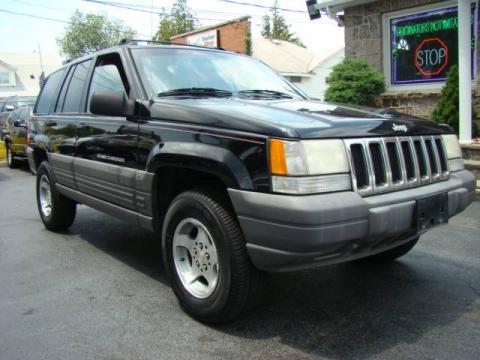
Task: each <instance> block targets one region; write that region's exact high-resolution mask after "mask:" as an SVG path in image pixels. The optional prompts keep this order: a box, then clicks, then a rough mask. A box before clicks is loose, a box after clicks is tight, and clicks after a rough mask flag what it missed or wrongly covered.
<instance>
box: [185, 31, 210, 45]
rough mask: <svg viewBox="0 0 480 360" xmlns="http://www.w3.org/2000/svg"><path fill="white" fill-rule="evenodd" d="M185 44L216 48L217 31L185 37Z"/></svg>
mask: <svg viewBox="0 0 480 360" xmlns="http://www.w3.org/2000/svg"><path fill="white" fill-rule="evenodd" d="M187 44H189V45H201V46H209V47H214V48H216V47H218V30H216V29H215V30H209V31H204V32H201V33H198V34H193V35H189V36H187Z"/></svg>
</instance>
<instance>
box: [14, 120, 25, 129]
mask: <svg viewBox="0 0 480 360" xmlns="http://www.w3.org/2000/svg"><path fill="white" fill-rule="evenodd" d="M13 126H15V127H17V128H18V127H23V128H26V127H27V123H26V122H25V121H22V120H15V121H14V122H13Z"/></svg>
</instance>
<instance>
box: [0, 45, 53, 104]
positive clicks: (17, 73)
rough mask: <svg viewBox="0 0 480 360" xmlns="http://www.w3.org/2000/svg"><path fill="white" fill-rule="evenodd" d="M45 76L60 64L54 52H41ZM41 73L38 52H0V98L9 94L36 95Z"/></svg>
mask: <svg viewBox="0 0 480 360" xmlns="http://www.w3.org/2000/svg"><path fill="white" fill-rule="evenodd" d="M42 63H43V70H44V72H45V76H48V74H50V73H51V72H52V71H54V70H56V69H58V68H59V67H60V66H61V65H62V61H61V59H60V57H58V56H56V55H55V54H50V53H46V54H42ZM41 73H42V66H41V65H40V57H39V55H38V53H34V52H31V53H30V52H28V53H6V52H5V53H0V99H3V98H7V97H9V96H37V95H38V92H39V91H40V83H39V78H40V74H41Z"/></svg>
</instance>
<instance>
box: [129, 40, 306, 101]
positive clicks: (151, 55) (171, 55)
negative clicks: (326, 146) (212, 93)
mask: <svg viewBox="0 0 480 360" xmlns="http://www.w3.org/2000/svg"><path fill="white" fill-rule="evenodd" d="M132 54H133V57H134V59H135V62H136V64H137V67H138V69H139V72H140V76H141V79H142V81H143V83H144V86H145V87H146V88H147V91H148V93H149V96H150V97H156V96H157V95H158V94H160V93H164V92H167V91H172V90H176V89H182V88H215V89H219V90H224V91H229V92H231V93H232V94H234V95H235V94H238V92H239V91H249V90H270V91H277V92H281V93H286V94H288V95H290V96H291V97H295V98H301V97H302V96H301V95H300V94H299V93H298V92H297V91H296V90H295V89H294V88H293V87H292V86H291V85H290V84H289V83H288V82H287V81H286V80H285V79H284V78H283V77H281V76H280V75H278V74H277V73H276V72H275V71H273V70H272V69H271V68H269V67H268V66H266V65H265V64H263V63H261V62H260V61H258V60H255V59H253V58H250V57H248V56H242V55H236V54H231V53H226V52H225V53H222V52H218V51H205V50H193V49H165V48H152V49H145V48H139V49H132Z"/></svg>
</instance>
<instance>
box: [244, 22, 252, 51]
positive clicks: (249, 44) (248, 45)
mask: <svg viewBox="0 0 480 360" xmlns="http://www.w3.org/2000/svg"><path fill="white" fill-rule="evenodd" d="M245 54H247V55H249V56H251V55H252V34H251V32H250V27H249V29H248V30H247V33H246V34H245Z"/></svg>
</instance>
